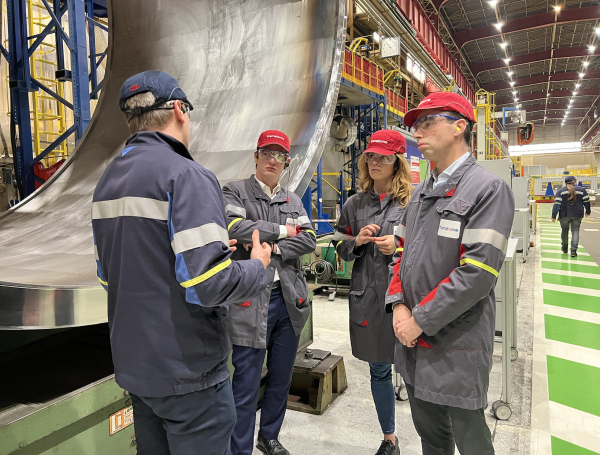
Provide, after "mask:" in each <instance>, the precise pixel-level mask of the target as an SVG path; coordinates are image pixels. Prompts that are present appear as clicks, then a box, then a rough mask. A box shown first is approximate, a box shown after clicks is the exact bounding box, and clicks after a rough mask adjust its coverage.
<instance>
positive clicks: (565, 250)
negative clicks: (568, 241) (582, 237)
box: [561, 246, 569, 254]
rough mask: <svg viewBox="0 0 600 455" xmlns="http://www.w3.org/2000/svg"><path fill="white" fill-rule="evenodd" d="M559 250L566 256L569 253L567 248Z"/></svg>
mask: <svg viewBox="0 0 600 455" xmlns="http://www.w3.org/2000/svg"><path fill="white" fill-rule="evenodd" d="M561 250H562V252H563V254H567V253H568V252H569V251H568V250H567V247H566V246H563V247H562V248H561Z"/></svg>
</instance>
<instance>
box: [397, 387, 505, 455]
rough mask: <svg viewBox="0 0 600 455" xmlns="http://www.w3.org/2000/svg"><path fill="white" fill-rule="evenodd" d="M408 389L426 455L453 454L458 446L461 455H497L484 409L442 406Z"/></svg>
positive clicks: (416, 426)
mask: <svg viewBox="0 0 600 455" xmlns="http://www.w3.org/2000/svg"><path fill="white" fill-rule="evenodd" d="M406 390H407V391H408V399H409V402H410V411H411V414H412V419H413V423H414V424H415V428H416V430H417V433H419V436H420V437H421V446H422V448H423V455H453V454H454V444H455V443H456V447H458V451H459V452H460V454H461V455H494V446H493V445H492V434H491V432H490V429H489V427H488V426H487V423H486V422H485V415H484V413H483V409H476V410H474V411H470V410H467V409H461V408H455V407H452V406H441V405H439V404H434V403H430V402H428V401H423V400H419V399H418V398H415V389H414V387H413V386H411V385H409V384H406Z"/></svg>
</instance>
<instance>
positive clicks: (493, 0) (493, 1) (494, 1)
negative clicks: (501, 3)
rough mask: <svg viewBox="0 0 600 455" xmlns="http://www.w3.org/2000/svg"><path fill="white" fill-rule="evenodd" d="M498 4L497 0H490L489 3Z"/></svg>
mask: <svg viewBox="0 0 600 455" xmlns="http://www.w3.org/2000/svg"><path fill="white" fill-rule="evenodd" d="M497 4H498V2H497V0H492V1H491V2H490V5H492V7H495V6H496V5H497Z"/></svg>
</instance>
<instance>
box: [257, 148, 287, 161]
mask: <svg viewBox="0 0 600 455" xmlns="http://www.w3.org/2000/svg"><path fill="white" fill-rule="evenodd" d="M261 152H268V153H269V154H270V157H269V158H264V157H262V156H261ZM256 153H257V154H258V157H259V158H262V159H263V160H265V161H271V158H275V161H276V162H278V163H280V164H285V163H286V162H287V160H288V159H289V158H290V154H289V153H287V152H282V151H281V150H272V149H266V148H259V149H256ZM274 154H277V155H280V156H282V157H283V161H279V160H278V159H277V158H276V156H275V155H274Z"/></svg>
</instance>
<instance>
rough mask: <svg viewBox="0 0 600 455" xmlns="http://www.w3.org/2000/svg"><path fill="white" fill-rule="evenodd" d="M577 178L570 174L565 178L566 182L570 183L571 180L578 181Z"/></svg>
mask: <svg viewBox="0 0 600 455" xmlns="http://www.w3.org/2000/svg"><path fill="white" fill-rule="evenodd" d="M576 181H577V179H576V178H575V177H573V176H572V175H569V176H568V177H567V178H565V183H569V182H576Z"/></svg>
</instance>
